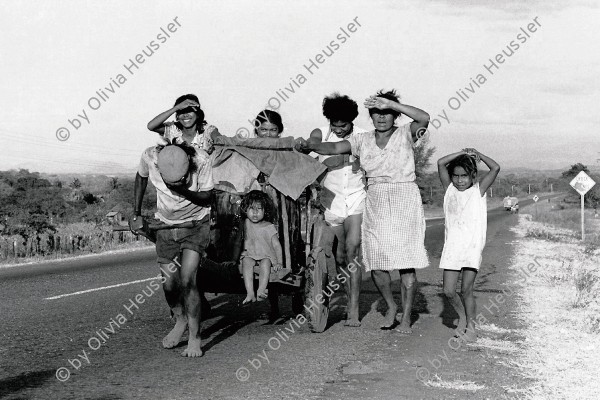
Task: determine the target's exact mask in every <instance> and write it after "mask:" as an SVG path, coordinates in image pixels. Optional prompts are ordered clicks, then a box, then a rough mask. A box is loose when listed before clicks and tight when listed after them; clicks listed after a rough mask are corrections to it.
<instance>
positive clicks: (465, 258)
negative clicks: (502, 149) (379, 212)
mask: <svg viewBox="0 0 600 400" xmlns="http://www.w3.org/2000/svg"><path fill="white" fill-rule="evenodd" d="M479 160H481V161H483V162H484V163H485V165H487V167H488V168H489V169H490V170H489V172H487V173H486V174H485V175H484V176H483V177H482V178H481V180H480V181H479V182H477V181H476V178H477V161H479ZM498 172H500V166H499V165H498V164H497V163H496V162H495V161H494V160H492V159H491V158H489V157H487V156H485V155H483V154H481V153H479V152H478V151H477V150H475V149H464V150H462V151H459V152H457V153H453V154H449V155H447V156H445V157H442V158H440V159H439V161H438V173H439V176H440V180H441V181H442V185H443V186H444V189H445V190H446V194H445V195H444V215H445V216H446V223H445V225H446V231H445V238H446V239H445V243H444V250H443V252H442V258H441V260H440V268H442V269H443V270H444V294H445V295H446V297H447V298H448V300H449V302H450V304H452V306H453V307H454V309H455V310H456V312H457V313H458V314H459V316H461V320H462V315H463V314H464V315H465V317H464V319H465V322H466V327H465V330H464V333H460V337H461V338H462V339H463V340H465V341H475V340H477V334H476V332H475V298H474V297H473V285H474V283H475V277H476V276H477V271H478V270H479V266H480V264H481V253H482V251H483V247H484V246H485V234H486V230H487V206H486V191H487V190H488V188H489V187H490V186H491V185H492V183H494V180H495V179H496V177H497V176H498ZM461 271H462V287H461V295H460V297H459V296H458V295H457V293H456V282H457V281H458V276H459V275H460V273H461ZM463 310H464V313H463ZM458 325H459V327H461V326H463V325H464V323H462V321H459V324H458ZM458 332H460V328H458Z"/></svg>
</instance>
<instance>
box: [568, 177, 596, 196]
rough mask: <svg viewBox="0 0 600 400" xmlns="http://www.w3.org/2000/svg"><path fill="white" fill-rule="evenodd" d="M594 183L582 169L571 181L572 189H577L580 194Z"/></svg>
mask: <svg viewBox="0 0 600 400" xmlns="http://www.w3.org/2000/svg"><path fill="white" fill-rule="evenodd" d="M595 184H596V182H594V180H593V179H592V178H590V177H589V175H588V174H586V173H585V172H583V171H581V172H579V174H577V176H576V177H575V178H573V180H572V181H571V186H572V187H573V189H575V190H577V191H578V192H579V194H580V195H582V196H583V195H585V194H586V193H587V192H588V191H589V190H590V189H591V188H593V187H594V185H595Z"/></svg>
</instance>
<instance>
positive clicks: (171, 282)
mask: <svg viewBox="0 0 600 400" xmlns="http://www.w3.org/2000/svg"><path fill="white" fill-rule="evenodd" d="M159 265H160V270H161V274H162V276H163V279H164V280H165V281H164V283H163V289H164V291H165V298H166V299H167V304H169V307H171V311H172V312H173V316H174V317H175V327H174V328H173V329H171V331H170V332H169V333H168V334H167V336H165V337H164V338H163V340H162V345H163V347H164V348H166V349H170V348H172V347H175V346H177V345H178V344H179V342H180V341H181V336H182V335H183V332H185V328H186V327H187V316H186V315H185V313H184V312H183V304H182V300H183V299H182V297H181V295H182V293H181V288H180V280H181V278H180V273H179V269H177V270H176V269H174V268H173V267H172V266H171V265H172V264H159ZM171 271H173V272H171Z"/></svg>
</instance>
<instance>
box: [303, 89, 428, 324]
mask: <svg viewBox="0 0 600 400" xmlns="http://www.w3.org/2000/svg"><path fill="white" fill-rule="evenodd" d="M364 104H365V107H367V108H368V109H369V114H370V115H371V120H372V121H373V125H374V127H375V129H374V130H373V131H370V132H356V133H354V134H353V135H351V136H350V137H348V139H347V140H342V141H339V142H335V143H314V142H311V141H308V142H305V143H304V144H303V146H304V147H305V148H306V149H307V150H312V151H315V152H317V153H319V154H352V155H354V156H355V157H358V158H359V159H360V165H361V167H362V168H363V170H364V171H365V175H366V177H367V198H366V203H365V211H364V214H363V223H362V254H363V263H364V266H365V270H366V271H367V272H368V271H371V276H372V278H373V281H374V282H375V285H376V286H377V289H379V292H380V293H381V296H382V297H383V299H384V300H385V302H386V303H387V306H388V310H387V312H386V315H385V322H384V324H383V325H382V326H381V329H384V330H389V329H394V328H396V326H398V321H397V320H396V313H397V309H398V306H397V305H396V302H395V301H394V297H393V294H392V289H391V277H390V271H392V270H399V271H400V280H401V285H400V289H401V298H402V311H403V312H402V318H401V321H399V324H400V326H399V327H398V329H397V330H398V331H399V332H402V333H411V332H412V329H411V327H410V323H411V319H410V317H411V310H412V305H413V301H414V297H415V293H416V286H417V279H416V273H415V270H416V269H422V268H425V267H427V265H428V260H427V252H426V250H425V243H424V241H425V218H424V213H423V205H422V201H421V195H420V193H419V188H418V187H417V184H416V183H415V178H416V176H415V161H414V152H413V145H414V143H415V142H416V141H417V140H418V139H419V138H420V137H421V134H422V133H424V132H425V131H426V128H427V125H428V124H429V115H428V114H427V113H426V112H425V111H423V110H421V109H418V108H416V107H412V106H409V105H406V104H402V103H400V99H399V97H398V96H397V95H396V92H395V91H394V90H392V91H388V92H383V91H380V92H378V93H377V94H376V95H374V96H371V97H369V98H368V99H366V101H365V103H364ZM401 114H405V115H406V116H408V117H410V118H411V119H412V122H410V123H408V124H405V125H402V126H398V125H396V119H397V118H398V117H399V116H400V115H401Z"/></svg>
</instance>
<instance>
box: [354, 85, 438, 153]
mask: <svg viewBox="0 0 600 400" xmlns="http://www.w3.org/2000/svg"><path fill="white" fill-rule="evenodd" d="M365 107H367V108H377V109H380V110H385V109H390V110H394V111H397V112H399V113H401V114H404V115H406V116H408V117H409V118H411V119H412V120H413V122H412V123H411V124H410V132H411V133H412V138H413V141H414V142H416V141H417V140H418V139H419V138H420V137H421V136H423V135H422V134H421V135H418V134H417V133H418V132H419V131H422V130H423V129H427V126H428V125H429V114H427V113H426V112H425V111H423V110H421V109H420V108H417V107H413V106H409V105H408V104H401V103H397V102H395V101H392V100H389V99H386V98H383V97H377V96H371V97H369V98H368V99H367V100H365Z"/></svg>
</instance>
